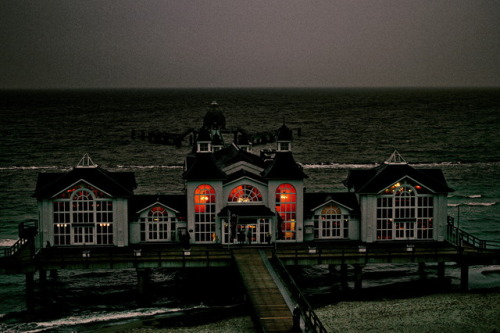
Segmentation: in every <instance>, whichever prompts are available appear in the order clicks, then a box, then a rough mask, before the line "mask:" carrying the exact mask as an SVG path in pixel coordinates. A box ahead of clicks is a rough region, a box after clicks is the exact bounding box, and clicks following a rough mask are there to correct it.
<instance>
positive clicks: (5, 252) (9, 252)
mask: <svg viewBox="0 0 500 333" xmlns="http://www.w3.org/2000/svg"><path fill="white" fill-rule="evenodd" d="M27 241H28V240H27V239H25V238H19V239H18V240H17V241H16V242H15V243H14V245H12V246H11V247H8V248H5V249H1V250H0V257H12V256H13V255H14V254H16V252H17V251H19V249H20V248H21V246H23V245H24V244H25V243H26V242H27Z"/></svg>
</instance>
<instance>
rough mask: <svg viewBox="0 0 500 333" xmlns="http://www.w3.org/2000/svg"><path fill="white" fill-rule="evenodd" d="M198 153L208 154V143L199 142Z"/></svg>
mask: <svg viewBox="0 0 500 333" xmlns="http://www.w3.org/2000/svg"><path fill="white" fill-rule="evenodd" d="M198 152H203V153H206V152H210V143H208V142H199V143H198Z"/></svg>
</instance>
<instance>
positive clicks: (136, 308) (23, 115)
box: [0, 88, 500, 332]
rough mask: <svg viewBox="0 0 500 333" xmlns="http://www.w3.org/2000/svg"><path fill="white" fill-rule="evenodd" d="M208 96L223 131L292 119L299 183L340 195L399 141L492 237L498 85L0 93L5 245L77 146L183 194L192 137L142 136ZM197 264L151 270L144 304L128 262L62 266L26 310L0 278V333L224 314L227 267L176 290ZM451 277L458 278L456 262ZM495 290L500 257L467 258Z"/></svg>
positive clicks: (16, 281) (392, 272) (499, 149)
mask: <svg viewBox="0 0 500 333" xmlns="http://www.w3.org/2000/svg"><path fill="white" fill-rule="evenodd" d="M213 101H216V102H217V103H218V105H219V108H220V110H221V111H223V113H224V115H225V117H226V126H227V127H230V128H237V127H240V128H243V129H246V130H247V131H248V132H250V133H253V132H260V131H272V130H276V129H278V128H279V127H280V126H281V125H282V124H283V123H285V124H286V125H287V126H288V127H290V128H292V129H293V130H294V141H293V145H292V150H293V152H294V156H295V158H296V160H297V161H298V162H299V163H301V165H302V166H303V168H304V171H305V172H306V174H307V175H308V176H309V178H308V179H307V180H306V190H307V191H310V192H318V191H346V188H345V187H344V185H343V180H345V179H346V177H347V174H348V172H349V170H351V169H361V168H371V167H374V166H376V165H378V164H380V163H383V162H384V161H385V160H386V159H388V158H389V156H390V155H391V154H392V153H393V152H394V151H395V150H397V151H398V152H399V153H400V154H401V155H402V156H403V158H404V159H405V160H406V161H407V162H408V163H409V164H410V165H412V166H414V167H417V168H419V167H422V168H440V169H441V170H442V171H443V172H444V175H445V177H446V179H447V181H448V185H449V186H450V187H451V188H453V189H454V191H453V192H452V193H450V195H449V199H448V214H449V216H451V217H454V218H455V223H458V224H459V226H460V228H462V229H463V230H465V231H466V232H469V233H471V234H473V235H474V236H476V237H478V238H480V239H485V240H493V241H499V240H500V205H499V202H500V177H499V174H500V88H474V89H472V88H356V89H351V88H349V89H348V88H345V89H312V88H311V89H298V88H297V89H292V88H289V89H148V90H140V89H136V90H134V89H126V90H120V89H117V90H41V91H37V90H21V91H19V90H2V91H0V188H1V191H0V247H8V246H11V245H12V244H13V243H14V242H15V241H16V239H17V236H18V234H17V232H18V231H17V230H18V229H17V228H18V224H19V223H21V222H30V221H36V220H37V205H36V200H35V199H34V198H33V197H32V194H33V192H34V189H35V186H36V181H37V176H38V174H39V173H43V172H64V171H68V170H70V169H71V168H72V167H74V166H75V165H76V164H77V163H78V162H79V161H80V159H81V158H82V156H83V155H84V154H86V153H88V154H89V156H90V157H91V158H92V160H93V161H94V162H95V163H96V164H98V165H100V166H102V167H103V168H106V169H108V170H111V171H130V172H135V174H136V178H137V182H138V187H137V190H136V192H135V193H137V194H157V193H162V194H167V193H182V191H183V188H184V186H183V181H182V178H181V174H182V165H183V161H184V157H185V155H186V154H187V153H188V152H189V151H190V149H191V147H190V145H189V142H188V140H187V139H186V141H184V142H183V143H182V145H181V147H176V146H172V145H164V144H157V143H152V142H149V141H148V140H143V139H141V138H140V135H139V133H141V132H142V131H144V132H146V133H147V132H151V131H162V132H169V133H181V132H183V131H185V130H186V129H189V128H199V127H200V126H201V125H202V121H203V117H204V115H205V114H206V112H207V111H208V110H209V108H210V104H211V103H212V102H213ZM299 132H300V133H299ZM299 134H300V135H299ZM273 145H274V144H266V145H259V146H255V147H254V148H253V149H254V151H255V152H257V153H258V151H259V150H260V149H266V148H273ZM432 271H433V270H432V267H430V268H429V274H433V273H432ZM364 273H365V277H364V281H363V284H364V287H365V288H367V289H368V288H371V287H373V288H376V287H380V286H387V285H391V284H399V283H402V282H404V281H407V280H412V279H416V278H417V276H418V272H417V269H416V268H415V267H413V266H411V265H389V264H388V265H378V266H376V267H370V266H368V267H366V268H365V270H364ZM193 274H195V275H196V274H199V272H198V273H186V272H179V271H175V270H158V271H155V272H154V274H153V282H154V284H155V286H156V288H157V290H158V293H156V295H155V298H154V300H153V301H152V302H151V303H150V304H149V305H148V306H144V305H142V304H139V303H137V302H136V301H135V298H134V295H133V292H131V291H133V290H134V288H135V284H136V275H135V272H134V271H133V270H132V271H127V270H124V271H113V270H106V271H85V270H81V271H60V272H59V273H58V275H57V276H51V277H49V283H48V288H49V292H46V293H44V295H46V296H45V297H46V299H44V300H43V302H41V304H42V306H41V308H39V309H38V311H35V313H33V312H32V311H27V309H26V302H25V299H24V281H25V280H24V276H23V275H0V331H2V332H84V331H89V330H90V329H89V328H88V327H87V326H86V325H88V324H96V323H109V322H123V321H127V320H137V319H138V318H157V317H158V316H163V317H169V316H171V317H177V318H186V317H187V316H189V317H190V318H193V316H192V314H193V311H194V312H196V313H200V312H201V313H203V312H204V311H205V313H210V311H212V312H217V313H220V312H221V311H220V309H224V311H227V309H230V308H231V309H233V308H238V307H239V306H240V305H241V303H242V302H243V301H242V297H241V292H236V291H235V290H239V288H238V286H237V285H235V286H231V287H228V282H227V281H228V280H233V279H235V277H234V272H224V271H222V272H220V271H218V272H208V273H206V272H204V273H202V274H208V275H209V276H210V275H213V276H211V277H210V278H207V279H208V280H209V281H212V282H211V283H205V284H201V286H198V287H197V288H196V292H193V290H190V289H188V288H187V287H183V288H179V286H186V285H188V284H189V285H198V284H199V283H193V281H192V279H194V277H193V276H192V275H193ZM221 274H222V275H224V277H229V278H221ZM297 274H299V275H300V276H299V277H298V278H299V279H300V280H301V281H302V280H308V279H309V280H310V281H315V282H314V283H310V284H307V282H304V285H305V289H306V292H307V293H309V294H311V295H318V294H322V295H323V296H325V295H326V297H328V295H330V294H334V293H335V290H336V289H335V287H334V285H335V283H334V282H332V281H334V280H335V276H334V275H335V272H332V268H331V267H328V266H315V267H309V268H307V269H304V270H302V271H301V272H300V273H297ZM446 274H447V278H448V279H449V280H450V281H451V282H450V283H451V285H452V286H453V285H459V270H458V268H457V267H456V266H454V264H453V263H450V264H449V265H448V266H447V270H446ZM332 279H333V280H332ZM318 281H321V282H318ZM498 287H500V267H499V266H473V267H471V270H470V288H471V289H485V288H486V289H487V288H498ZM179 290H181V291H182V292H179ZM324 298H325V297H323V300H324ZM229 312H231V311H228V313H229ZM174 322H175V323H177V324H178V325H182V324H183V323H184V324H186V321H183V320H182V319H178V320H176V321H175V320H174ZM172 325H174V324H172ZM94 328H95V327H94Z"/></svg>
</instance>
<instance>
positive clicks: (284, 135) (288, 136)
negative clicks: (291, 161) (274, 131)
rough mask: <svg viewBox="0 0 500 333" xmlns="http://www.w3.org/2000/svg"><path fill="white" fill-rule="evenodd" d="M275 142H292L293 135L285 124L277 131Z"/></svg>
mask: <svg viewBox="0 0 500 333" xmlns="http://www.w3.org/2000/svg"><path fill="white" fill-rule="evenodd" d="M276 140H277V141H292V140H293V133H292V130H291V129H289V128H288V126H286V125H285V124H283V125H282V126H281V127H280V128H279V129H278V136H277V138H276Z"/></svg>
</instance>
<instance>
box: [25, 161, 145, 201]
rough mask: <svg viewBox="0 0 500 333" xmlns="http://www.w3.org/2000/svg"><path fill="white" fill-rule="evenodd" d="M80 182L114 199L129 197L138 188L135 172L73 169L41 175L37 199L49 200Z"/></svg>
mask: <svg viewBox="0 0 500 333" xmlns="http://www.w3.org/2000/svg"><path fill="white" fill-rule="evenodd" d="M80 180H84V181H85V182H87V183H89V184H92V185H93V186H95V187H97V188H99V189H101V190H102V191H104V192H107V193H109V194H110V195H111V196H114V197H128V196H132V195H133V194H134V189H135V188H136V187H137V183H136V181H135V174H134V173H133V172H110V171H107V170H104V169H102V168H99V167H96V168H93V167H91V168H73V169H72V170H71V171H69V172H57V173H40V174H38V181H37V184H36V189H35V193H34V194H33V197H35V198H49V197H52V196H53V195H55V194H57V193H59V192H61V191H62V190H64V189H66V188H68V187H69V186H71V185H73V184H75V183H77V182H78V181H80Z"/></svg>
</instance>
